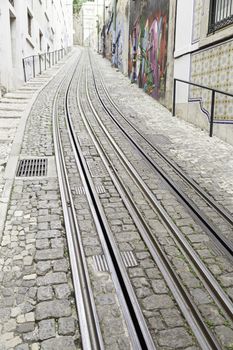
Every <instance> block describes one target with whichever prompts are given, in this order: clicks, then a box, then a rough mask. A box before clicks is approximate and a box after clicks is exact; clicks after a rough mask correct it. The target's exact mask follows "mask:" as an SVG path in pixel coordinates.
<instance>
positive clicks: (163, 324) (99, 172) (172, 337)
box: [73, 85, 199, 349]
mask: <svg viewBox="0 0 233 350" xmlns="http://www.w3.org/2000/svg"><path fill="white" fill-rule="evenodd" d="M80 91H84V85H83V86H82V87H81V89H80ZM85 115H86V116H88V119H90V120H92V121H91V124H93V125H96V123H95V121H93V117H92V113H90V111H89V110H88V108H86V107H85ZM74 116H75V118H74V117H73V122H74V123H75V127H76V132H77V136H78V139H79V140H80V143H81V145H82V150H83V152H84V155H85V157H86V160H87V163H88V166H89V169H90V171H91V173H92V177H93V181H94V183H95V184H96V187H97V186H98V185H100V184H101V185H102V186H103V188H104V189H105V191H104V193H102V194H99V198H100V201H101V204H102V206H103V209H104V212H105V215H106V217H107V219H108V222H109V225H110V228H111V232H112V234H113V237H114V240H115V242H116V245H117V247H118V249H119V251H121V252H126V251H131V252H134V254H135V257H136V260H137V262H138V265H137V266H135V267H129V268H128V269H127V274H128V277H129V279H130V281H131V283H132V285H133V289H134V291H135V294H136V297H137V299H138V302H139V304H140V306H141V309H142V312H143V314H144V317H145V319H146V322H147V325H148V328H149V330H150V332H151V335H152V338H153V340H154V342H155V344H156V346H158V348H160V349H191V348H192V349H198V348H199V347H198V345H197V343H196V341H195V338H194V337H193V335H192V332H191V330H190V328H189V326H188V325H187V322H186V320H185V319H184V317H183V315H182V314H181V313H180V310H179V307H178V306H177V304H176V301H175V300H174V297H173V296H172V294H171V293H170V291H169V289H168V287H167V285H166V282H165V281H164V278H163V276H162V274H161V272H160V271H159V269H158V267H157V265H156V263H155V262H154V260H153V259H152V257H151V255H150V253H149V252H148V249H147V247H146V245H145V244H144V243H143V241H142V239H141V237H140V234H139V232H138V229H137V227H136V226H135V224H134V221H133V219H132V218H131V216H130V214H129V212H128V210H127V209H126V207H125V205H124V203H123V202H122V199H121V198H120V196H119V194H118V193H117V191H116V188H115V186H114V185H113V183H112V181H111V178H110V176H107V171H106V169H105V167H104V166H103V164H101V163H102V161H101V159H100V157H99V155H98V152H97V151H96V149H95V146H94V145H93V143H92V141H91V139H90V137H89V136H88V134H87V131H86V130H85V127H84V124H83V122H82V121H81V120H79V118H78V116H77V113H74ZM95 129H96V132H97V134H98V136H99V137H101V141H103V143H104V144H105V145H106V149H107V148H108V147H109V146H107V144H108V142H106V140H105V137H102V135H101V132H100V131H99V130H98V128H96V127H95ZM110 148H111V147H110ZM111 152H112V151H110V150H109V153H111ZM112 155H113V157H114V152H113V153H112Z"/></svg>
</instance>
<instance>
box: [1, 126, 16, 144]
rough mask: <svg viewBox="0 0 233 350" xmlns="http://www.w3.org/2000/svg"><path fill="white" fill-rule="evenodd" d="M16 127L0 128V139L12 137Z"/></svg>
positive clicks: (11, 138)
mask: <svg viewBox="0 0 233 350" xmlns="http://www.w3.org/2000/svg"><path fill="white" fill-rule="evenodd" d="M15 131H16V128H11V129H9V128H8V129H2V130H1V129H0V140H1V141H11V140H13V138H14V135H15Z"/></svg>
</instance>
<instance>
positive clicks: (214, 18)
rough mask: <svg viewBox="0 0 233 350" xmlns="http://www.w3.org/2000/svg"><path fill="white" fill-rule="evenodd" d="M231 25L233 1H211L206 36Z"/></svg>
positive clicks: (232, 21)
mask: <svg viewBox="0 0 233 350" xmlns="http://www.w3.org/2000/svg"><path fill="white" fill-rule="evenodd" d="M231 23H233V1H232V0H211V1H210V15H209V27H208V34H210V33H214V32H215V31H216V30H218V29H220V28H223V27H226V26H228V25H229V24H231Z"/></svg>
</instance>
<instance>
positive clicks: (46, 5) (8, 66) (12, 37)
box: [0, 0, 73, 91]
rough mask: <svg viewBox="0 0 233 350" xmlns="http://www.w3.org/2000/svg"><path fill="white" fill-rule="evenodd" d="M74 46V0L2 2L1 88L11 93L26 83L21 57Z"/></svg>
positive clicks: (0, 11)
mask: <svg viewBox="0 0 233 350" xmlns="http://www.w3.org/2000/svg"><path fill="white" fill-rule="evenodd" d="M72 44H73V1H72V0H24V1H22V0H9V1H8V0H1V2H0V85H1V89H2V90H3V91H4V90H5V91H8V90H12V89H15V88H17V87H19V86H20V85H21V84H22V83H23V80H24V73H23V65H22V58H24V57H27V56H31V55H37V54H42V53H45V52H51V51H54V50H59V49H61V48H67V47H70V46H72Z"/></svg>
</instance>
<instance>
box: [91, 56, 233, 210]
mask: <svg viewBox="0 0 233 350" xmlns="http://www.w3.org/2000/svg"><path fill="white" fill-rule="evenodd" d="M96 59H97V60H98V63H99V64H100V67H101V74H102V77H103V79H104V80H105V84H106V87H107V88H108V90H109V93H110V95H111V97H112V98H113V99H114V101H115V102H116V103H117V105H118V106H119V108H120V110H121V111H122V112H124V114H125V115H126V116H128V117H129V119H130V120H131V122H133V123H134V124H135V125H136V126H137V127H138V128H139V129H140V130H141V131H142V132H143V134H144V135H146V136H147V137H148V139H149V140H150V141H151V142H152V143H154V144H155V145H158V146H159V147H160V148H161V149H162V150H163V151H164V152H165V153H166V154H167V156H168V157H170V158H171V159H173V161H175V162H176V163H177V164H178V165H179V166H180V167H181V168H182V169H183V170H184V171H185V172H186V173H187V174H188V175H189V176H190V177H191V178H193V179H194V180H195V181H196V182H197V183H199V184H200V185H201V186H202V188H204V189H205V190H206V191H207V192H208V193H209V194H211V195H212V196H213V197H214V198H215V199H216V200H217V201H218V202H219V203H220V204H222V205H223V206H225V207H226V208H227V209H228V210H229V211H230V212H231V213H233V146H232V145H230V144H227V143H225V142H224V141H222V140H220V139H218V138H217V137H215V136H214V137H212V138H210V137H209V136H208V133H207V132H206V131H202V130H201V129H199V128H197V127H196V126H194V125H192V124H189V123H187V122H185V121H183V120H181V119H179V118H177V117H172V115H171V113H170V112H169V111H168V110H167V109H166V108H165V107H163V106H162V105H160V104H159V103H158V102H157V101H156V100H154V99H153V98H151V97H150V96H148V95H147V94H146V93H144V91H143V90H142V89H139V88H138V87H137V85H135V84H131V83H130V80H129V79H128V78H127V77H125V76H123V75H122V74H121V72H119V71H117V70H116V69H115V68H112V67H111V63H110V62H109V61H107V60H103V58H102V57H100V56H98V55H96Z"/></svg>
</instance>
